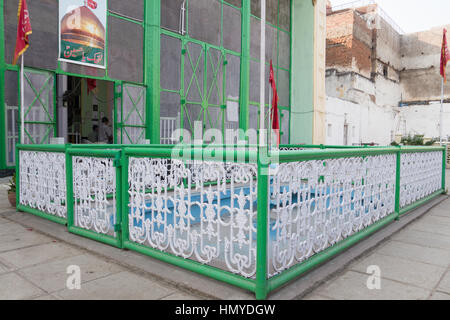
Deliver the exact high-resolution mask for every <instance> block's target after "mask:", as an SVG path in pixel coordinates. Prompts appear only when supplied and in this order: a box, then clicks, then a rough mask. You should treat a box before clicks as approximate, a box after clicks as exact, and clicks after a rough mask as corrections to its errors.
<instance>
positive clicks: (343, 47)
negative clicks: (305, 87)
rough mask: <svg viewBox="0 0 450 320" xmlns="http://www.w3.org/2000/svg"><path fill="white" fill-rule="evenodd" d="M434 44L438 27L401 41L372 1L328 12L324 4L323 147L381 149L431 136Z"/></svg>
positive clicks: (436, 86)
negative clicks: (400, 138)
mask: <svg viewBox="0 0 450 320" xmlns="http://www.w3.org/2000/svg"><path fill="white" fill-rule="evenodd" d="M365 3H366V4H367V1H365ZM369 3H370V2H369ZM441 41H442V28H441V27H439V28H434V29H431V30H428V31H423V32H419V33H414V34H405V33H404V32H403V31H402V29H401V28H400V27H399V26H398V25H397V24H396V23H395V22H394V21H393V20H392V19H391V18H390V17H389V16H388V15H387V14H386V13H385V12H384V11H383V10H382V9H381V8H380V7H379V6H378V5H376V4H375V3H374V2H373V3H370V4H368V5H364V6H358V5H357V3H356V6H355V3H353V4H351V5H350V6H345V5H344V6H341V7H333V8H332V7H331V5H330V3H328V8H327V48H326V60H327V62H326V68H327V71H326V91H327V107H326V108H327V120H326V126H327V130H328V131H327V143H332V144H336V143H338V144H360V143H377V144H382V145H383V144H389V143H390V142H392V141H393V140H394V138H395V136H396V135H398V134H402V135H405V134H423V135H425V136H428V137H430V138H432V137H437V136H438V132H439V128H438V127H437V125H438V123H439V120H438V118H439V108H438V107H439V106H438V105H436V104H434V103H435V102H436V101H438V100H439V99H440V84H441V82H440V76H439V54H440V45H441ZM448 89H450V87H446V91H445V92H446V97H447V98H449V97H450V94H449V91H448ZM446 107H447V106H446ZM449 108H450V106H449ZM449 110H450V109H449ZM418 115H420V116H418ZM418 122H419V123H418ZM448 123H449V124H450V117H449V121H448ZM447 127H448V129H449V130H444V132H446V134H450V126H447ZM444 129H445V128H444Z"/></svg>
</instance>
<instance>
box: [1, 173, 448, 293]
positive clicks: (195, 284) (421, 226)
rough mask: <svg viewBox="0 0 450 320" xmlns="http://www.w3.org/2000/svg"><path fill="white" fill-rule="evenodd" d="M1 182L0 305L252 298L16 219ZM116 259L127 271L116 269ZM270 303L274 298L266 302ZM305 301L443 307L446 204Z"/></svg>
mask: <svg viewBox="0 0 450 320" xmlns="http://www.w3.org/2000/svg"><path fill="white" fill-rule="evenodd" d="M449 173H450V172H449V171H447V174H448V175H449ZM6 182H7V180H5V179H3V180H2V181H0V300H2V299H40V300H49V299H52V300H54V299H69V300H70V299H152V300H157V299H174V300H190V299H211V298H214V297H218V298H220V299H253V297H254V296H253V295H252V294H250V293H248V292H244V291H243V290H240V289H237V288H235V287H232V286H229V285H225V284H223V283H220V282H217V281H215V280H211V279H208V278H205V277H203V276H200V275H196V274H194V273H191V272H188V271H185V270H181V269H179V268H176V267H173V266H170V265H167V264H164V263H162V262H159V261H157V260H154V259H150V258H148V257H146V256H142V255H139V254H137V253H134V252H131V251H129V252H128V251H124V250H118V249H116V248H112V247H109V246H107V245H104V244H100V243H96V242H95V241H91V240H89V239H84V238H81V237H77V236H75V235H72V234H69V233H67V231H66V230H65V228H64V227H63V226H58V227H56V226H54V224H52V223H51V222H49V221H43V219H40V218H36V217H34V216H30V215H27V214H18V213H16V212H15V210H14V209H12V208H11V207H10V205H9V203H8V201H7V198H6V190H7V187H6V185H5V183H6ZM13 217H14V219H13ZM22 222H24V223H22ZM39 227H40V230H46V231H45V234H44V233H42V232H41V231H39V230H37V229H39ZM344 254H345V253H344ZM344 258H345V257H344ZM124 259H125V260H127V262H130V264H123V263H120V261H124ZM128 260H129V261H128ZM72 265H75V266H79V267H80V271H81V289H80V290H70V289H68V288H67V286H66V282H67V279H68V277H69V276H70V274H68V272H67V271H68V270H67V268H68V267H69V266H72ZM128 265H132V266H133V267H128ZM370 266H377V267H378V268H379V270H380V272H381V274H380V277H379V278H376V279H375V280H380V284H381V288H380V290H376V289H375V290H369V289H368V287H367V281H368V279H369V276H370V275H369V274H368V273H367V269H368V267H370ZM168 279H169V280H170V279H172V281H168ZM283 290H284V293H283V294H282V295H281V296H285V297H286V296H289V297H291V298H294V297H296V296H298V295H299V294H301V292H298V289H296V286H295V284H293V285H292V286H287V287H286V288H284V289H283ZM286 291H289V292H287V293H286ZM291 291H292V292H291ZM277 296H280V293H276V294H274V295H272V298H275V299H276V297H277ZM305 299H308V300H316V299H343V300H344V299H444V300H450V199H447V200H445V201H444V202H442V203H440V204H439V205H438V206H436V207H434V208H433V209H432V210H431V211H430V212H428V213H427V214H425V215H424V216H422V217H420V218H419V219H417V220H416V221H414V222H413V223H411V224H410V225H408V226H407V227H406V228H405V229H403V230H401V231H399V232H398V233H396V234H394V235H392V236H391V237H390V238H389V239H388V240H387V241H384V242H382V243H381V245H379V246H376V247H375V248H374V249H373V250H372V251H370V252H368V253H367V254H365V255H364V256H362V257H361V258H359V259H358V260H356V261H354V262H353V263H351V264H350V265H349V266H348V267H346V268H344V270H343V271H342V272H340V273H339V274H335V275H333V276H332V278H331V279H330V280H329V281H327V282H326V283H324V284H322V285H321V286H319V287H317V288H316V289H315V290H313V291H312V292H310V294H309V295H307V296H306V297H305Z"/></svg>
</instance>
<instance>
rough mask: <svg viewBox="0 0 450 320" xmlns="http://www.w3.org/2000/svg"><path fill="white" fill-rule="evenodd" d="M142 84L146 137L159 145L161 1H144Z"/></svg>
mask: <svg viewBox="0 0 450 320" xmlns="http://www.w3.org/2000/svg"><path fill="white" fill-rule="evenodd" d="M144 8H145V12H144V20H145V23H144V84H145V86H146V89H147V92H146V95H147V98H146V124H145V125H146V137H147V139H150V141H151V143H152V144H159V143H160V125H161V124H160V78H161V68H160V65H161V35H160V32H161V31H160V25H161V1H156V0H152V1H145V5H144Z"/></svg>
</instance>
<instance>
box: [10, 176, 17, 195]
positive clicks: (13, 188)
mask: <svg viewBox="0 0 450 320" xmlns="http://www.w3.org/2000/svg"><path fill="white" fill-rule="evenodd" d="M8 193H16V174H15V173H14V175H13V177H12V178H11V180H9V190H8Z"/></svg>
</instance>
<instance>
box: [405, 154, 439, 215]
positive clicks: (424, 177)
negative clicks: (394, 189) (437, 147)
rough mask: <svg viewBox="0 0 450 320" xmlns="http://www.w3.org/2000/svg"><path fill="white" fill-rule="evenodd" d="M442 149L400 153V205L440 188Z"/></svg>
mask: <svg viewBox="0 0 450 320" xmlns="http://www.w3.org/2000/svg"><path fill="white" fill-rule="evenodd" d="M442 159H443V156H442V151H436V152H413V153H402V156H401V169H400V175H401V178H400V181H401V189H400V207H401V208H404V207H406V206H408V205H410V204H413V203H414V202H416V201H419V200H422V199H423V198H425V197H427V196H429V195H431V194H433V193H435V192H437V191H439V190H441V188H442V166H443V164H442Z"/></svg>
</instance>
